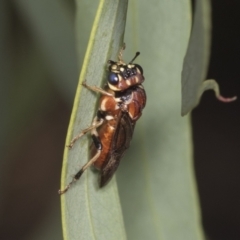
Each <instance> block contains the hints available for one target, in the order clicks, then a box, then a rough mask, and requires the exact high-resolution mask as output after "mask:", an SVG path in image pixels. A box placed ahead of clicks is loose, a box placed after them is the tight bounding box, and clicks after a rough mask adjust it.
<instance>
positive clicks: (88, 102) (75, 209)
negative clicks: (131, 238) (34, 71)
mask: <svg viewBox="0 0 240 240" xmlns="http://www.w3.org/2000/svg"><path fill="white" fill-rule="evenodd" d="M78 4H80V2H79V3H78ZM126 12H127V0H118V1H117V0H116V1H112V0H101V1H100V3H99V6H98V10H97V14H96V17H95V20H94V24H93V28H92V32H91V36H90V40H89V43H88V48H87V52H86V55H85V59H84V62H83V66H82V71H81V75H80V80H79V86H78V88H77V93H76V97H75V101H74V106H73V112H72V116H71V121H70V125H69V130H68V135H67V139H66V145H67V144H69V142H70V140H71V139H72V138H73V136H75V135H77V134H78V133H79V132H80V131H81V130H82V129H84V128H86V127H88V126H89V125H90V124H91V121H92V119H93V116H94V114H95V104H96V100H97V97H96V94H94V93H92V92H90V91H89V90H87V89H82V86H81V83H82V82H83V81H84V80H86V81H87V83H88V84H89V85H97V86H100V85H101V81H102V79H103V78H104V76H105V72H106V62H107V60H108V59H116V56H117V53H118V51H119V49H120V47H121V46H122V42H123V35H124V28H125V21H126ZM86 21H87V12H86ZM77 25H78V26H80V25H81V23H80V22H77ZM77 30H78V31H81V28H78V29H77ZM80 93H81V94H80ZM88 160H89V158H88V139H87V137H86V136H84V137H82V139H80V140H79V141H78V142H77V143H76V144H75V145H74V147H73V149H71V150H68V149H67V148H66V149H65V152H64V161H63V170H62V180H61V188H62V189H63V188H64V187H65V186H66V185H67V184H68V183H69V182H70V181H71V179H72V176H73V175H74V174H75V173H76V172H77V171H78V170H79V169H80V167H82V166H83V165H84V164H85V163H86V162H87V161H88ZM61 200H62V201H61V203H62V222H63V235H64V239H71V240H72V239H81V240H82V239H86V240H90V239H104V240H108V239H109V240H112V239H126V236H125V231H124V224H123V219H122V214H121V207H120V204H119V198H118V192H117V188H116V183H115V179H113V180H112V181H111V182H110V183H109V184H108V185H107V186H106V187H105V188H103V189H99V188H98V178H97V174H94V173H93V172H92V171H91V170H90V169H88V170H86V171H85V172H84V174H83V175H82V177H81V179H80V180H79V181H77V182H76V183H75V184H73V185H72V187H71V188H70V189H69V190H68V192H66V193H65V194H63V195H62V197H61Z"/></svg>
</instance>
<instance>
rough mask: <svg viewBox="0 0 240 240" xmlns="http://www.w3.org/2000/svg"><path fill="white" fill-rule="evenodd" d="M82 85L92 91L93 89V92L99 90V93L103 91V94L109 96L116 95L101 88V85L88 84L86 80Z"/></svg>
mask: <svg viewBox="0 0 240 240" xmlns="http://www.w3.org/2000/svg"><path fill="white" fill-rule="evenodd" d="M82 85H83V86H84V87H85V88H87V89H89V90H91V91H93V92H99V93H101V94H103V95H106V96H109V97H114V95H113V94H111V93H109V92H107V91H105V90H104V89H102V88H100V87H97V86H89V85H87V83H86V81H84V82H83V83H82Z"/></svg>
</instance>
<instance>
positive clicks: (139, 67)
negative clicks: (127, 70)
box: [135, 64, 143, 74]
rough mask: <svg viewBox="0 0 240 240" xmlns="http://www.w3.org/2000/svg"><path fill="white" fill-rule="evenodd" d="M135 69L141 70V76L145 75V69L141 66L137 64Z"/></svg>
mask: <svg viewBox="0 0 240 240" xmlns="http://www.w3.org/2000/svg"><path fill="white" fill-rule="evenodd" d="M135 67H136V68H138V69H139V71H140V72H141V74H143V69H142V67H141V66H140V65H138V64H135Z"/></svg>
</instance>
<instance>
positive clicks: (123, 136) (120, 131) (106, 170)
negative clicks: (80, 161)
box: [99, 112, 135, 187]
mask: <svg viewBox="0 0 240 240" xmlns="http://www.w3.org/2000/svg"><path fill="white" fill-rule="evenodd" d="M120 114H121V115H120V117H119V121H118V124H117V128H116V131H115V134H114V137H113V141H112V144H111V150H110V154H109V161H107V162H106V165H105V166H104V167H103V169H102V172H101V177H100V184H99V185H100V187H103V186H105V185H106V184H107V183H108V181H109V180H110V179H111V178H112V176H113V174H114V173H115V171H116V170H117V168H118V166H119V163H120V160H121V158H122V156H123V154H124V152H125V150H126V149H127V148H128V147H129V145H130V141H131V139H132V135H133V131H134V126H135V122H133V121H132V120H131V119H130V117H129V115H128V113H124V112H121V113H120Z"/></svg>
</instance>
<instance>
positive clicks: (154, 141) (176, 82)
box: [117, 0, 203, 240]
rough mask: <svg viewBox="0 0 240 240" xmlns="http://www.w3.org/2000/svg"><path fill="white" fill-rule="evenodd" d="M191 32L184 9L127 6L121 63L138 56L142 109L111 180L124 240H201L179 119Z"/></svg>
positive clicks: (169, 1) (162, 4)
mask: <svg viewBox="0 0 240 240" xmlns="http://www.w3.org/2000/svg"><path fill="white" fill-rule="evenodd" d="M190 30H191V6H190V1H187V0H184V1H175V0H161V1H157V0H155V1H151V4H150V3H149V2H148V1H132V2H131V3H130V7H129V15H128V22H127V28H126V41H125V42H126V44H127V50H126V51H125V52H127V54H126V55H127V56H126V55H125V57H124V58H125V59H131V57H132V55H133V53H134V52H135V51H140V52H141V55H140V57H139V58H138V59H137V60H136V62H138V63H139V64H140V65H141V66H142V67H143V69H144V76H145V82H144V86H145V89H146V92H147V105H146V108H145V109H144V111H143V115H142V117H141V119H140V120H139V121H138V122H137V125H136V128H135V134H134V137H133V141H132V143H131V147H130V149H129V150H128V151H127V152H126V155H125V156H124V159H123V160H122V162H121V165H120V167H119V170H118V172H117V179H118V184H119V194H120V199H121V202H122V208H123V214H124V221H125V226H126V231H127V236H128V239H137V240H146V239H154V240H156V239H160V240H173V239H174V240H175V239H177V240H193V239H194V240H201V239H203V233H202V227H201V216H200V212H199V202H198V196H197V189H196V183H195V177H194V168H193V162H192V138H191V129H190V119H189V116H188V117H184V118H182V117H181V116H180V111H181V71H182V65H183V59H184V56H185V53H186V49H187V44H188V40H189V36H190Z"/></svg>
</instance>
